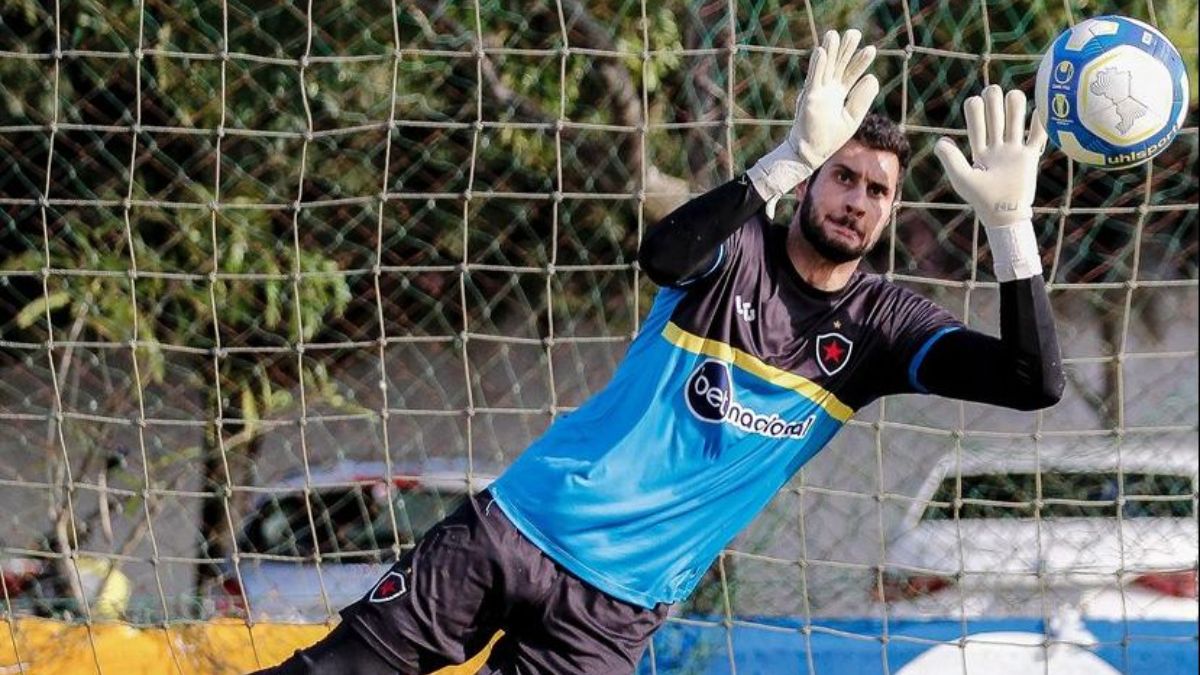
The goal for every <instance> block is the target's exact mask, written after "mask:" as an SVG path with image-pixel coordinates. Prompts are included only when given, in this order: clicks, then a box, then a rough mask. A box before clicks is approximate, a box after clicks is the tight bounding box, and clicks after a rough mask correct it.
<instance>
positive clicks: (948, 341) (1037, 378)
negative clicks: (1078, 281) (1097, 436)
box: [909, 275, 1064, 410]
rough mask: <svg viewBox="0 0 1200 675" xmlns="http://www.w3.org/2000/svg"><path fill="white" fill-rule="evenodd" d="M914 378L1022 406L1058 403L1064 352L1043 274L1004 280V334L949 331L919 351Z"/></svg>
mask: <svg viewBox="0 0 1200 675" xmlns="http://www.w3.org/2000/svg"><path fill="white" fill-rule="evenodd" d="M935 335H936V334H935ZM909 380H910V384H911V385H912V387H913V388H914V389H915V390H917V391H920V392H924V393H930V394H937V395H938V396H947V397H950V398H957V399H963V400H967V401H978V402H980V403H990V404H992V405H1000V406H1004V407H1006V408H1015V409H1017V410H1039V409H1041V408H1048V407H1050V406H1052V405H1054V404H1055V403H1058V401H1059V399H1061V398H1062V392H1063V384H1064V380H1063V370H1062V357H1061V356H1060V353H1059V347H1058V334H1057V332H1056V331H1055V329H1054V315H1053V313H1052V312H1051V310H1050V299H1049V298H1048V297H1047V296H1046V284H1045V282H1044V281H1043V280H1042V277H1041V275H1037V276H1034V277H1030V278H1027V279H1014V280H1012V281H1006V282H1003V283H1001V284H1000V337H999V338H996V337H993V336H991V335H987V334H984V333H980V332H978V331H973V330H969V329H965V328H962V329H951V330H946V332H945V333H944V334H942V335H938V336H937V337H936V338H935V339H934V340H933V341H932V342H931V343H929V348H928V349H927V350H926V352H925V353H923V354H918V357H917V359H915V362H914V363H913V364H912V366H911V368H910V372H909Z"/></svg>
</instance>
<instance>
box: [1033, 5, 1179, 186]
mask: <svg viewBox="0 0 1200 675" xmlns="http://www.w3.org/2000/svg"><path fill="white" fill-rule="evenodd" d="M1035 97H1036V100H1037V109H1038V115H1040V116H1041V118H1042V123H1043V124H1044V125H1045V126H1046V132H1047V133H1048V135H1049V136H1050V140H1051V142H1053V143H1054V144H1055V145H1057V146H1058V147H1060V148H1062V151H1063V152H1065V153H1066V154H1067V156H1068V157H1070V158H1071V159H1073V160H1075V161H1077V162H1082V163H1083V164H1091V165H1094V166H1099V167H1103V168H1106V169H1123V168H1127V167H1131V166H1136V165H1138V164H1141V163H1142V162H1145V161H1147V160H1149V159H1150V158H1151V157H1154V156H1155V155H1157V154H1158V153H1160V152H1162V151H1163V150H1165V149H1166V148H1167V146H1168V145H1170V144H1171V141H1172V140H1174V139H1175V135H1176V134H1178V133H1179V128H1180V126H1182V125H1183V119H1184V116H1185V115H1186V114H1187V103H1188V80H1187V70H1185V69H1184V67H1183V59H1181V58H1180V57H1179V52H1178V51H1177V50H1176V49H1175V47H1174V46H1173V45H1172V44H1171V43H1170V41H1168V40H1167V38H1166V37H1165V36H1163V34H1162V33H1160V32H1158V31H1157V30H1156V29H1155V28H1154V27H1153V26H1149V25H1147V24H1144V23H1142V22H1141V21H1137V20H1135V19H1130V18H1126V17H1123V16H1101V17H1096V18H1094V19H1088V20H1087V21H1083V22H1081V23H1078V24H1076V25H1075V26H1074V27H1073V28H1070V29H1068V30H1066V31H1064V32H1063V33H1062V34H1061V35H1059V36H1058V37H1057V38H1056V39H1055V40H1054V44H1053V45H1051V46H1050V49H1049V50H1047V51H1046V55H1045V56H1043V57H1042V63H1041V65H1040V66H1039V67H1038V73H1037V88H1036V90H1035Z"/></svg>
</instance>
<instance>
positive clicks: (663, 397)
mask: <svg viewBox="0 0 1200 675" xmlns="http://www.w3.org/2000/svg"><path fill="white" fill-rule="evenodd" d="M860 39H861V38H860V35H859V33H858V31H853V30H851V31H848V32H846V33H845V34H844V35H839V34H837V33H834V32H830V33H828V34H826V35H825V38H824V41H823V43H822V45H821V47H819V48H817V49H816V50H814V53H813V55H812V57H811V60H810V63H809V69H808V76H807V79H806V81H805V83H804V89H803V91H802V92H801V93H800V96H799V99H798V101H797V110H796V118H795V121H794V123H793V125H792V128H791V129H790V131H789V132H788V135H787V138H786V140H785V141H784V142H783V143H782V144H781V145H780V146H779V147H778V148H776V149H775V150H773V151H771V152H770V153H768V154H767V155H766V156H764V157H763V158H762V159H760V160H759V161H758V162H757V163H756V164H755V165H754V166H753V167H752V168H751V169H750V170H749V171H747V172H746V174H745V175H743V176H741V177H739V178H737V179H735V180H733V181H730V182H729V183H726V184H725V185H722V186H720V187H717V188H716V189H714V190H712V191H710V192H708V193H706V194H704V195H702V196H700V197H697V198H696V199H694V200H692V201H690V202H688V203H686V204H684V205H683V206H681V207H680V208H679V209H677V210H676V211H675V212H674V213H672V214H671V215H669V216H667V217H666V218H665V219H663V221H661V222H660V223H658V224H656V225H655V226H654V227H652V228H650V230H649V231H648V232H647V234H646V237H645V240H644V242H643V244H642V249H641V251H640V252H639V255H638V260H639V262H640V264H641V266H642V267H643V269H645V270H646V273H647V274H648V275H649V276H650V278H651V279H652V280H654V281H655V282H656V283H658V284H659V285H660V286H662V287H663V288H662V290H661V291H660V292H659V294H658V296H657V298H656V299H655V301H654V304H653V306H652V307H651V309H650V312H649V315H648V316H647V317H646V320H645V323H644V324H643V325H644V328H643V331H642V333H641V334H640V335H639V336H638V337H637V339H636V340H634V342H633V344H632V345H630V347H629V351H628V353H627V354H626V356H625V359H624V361H623V362H622V363H621V365H620V367H619V368H618V369H617V371H616V373H615V374H614V376H613V379H612V381H611V382H610V383H609V384H608V385H607V386H606V387H605V388H604V390H603V391H601V392H600V393H598V394H597V395H595V396H594V397H592V398H591V399H590V400H588V401H587V402H586V403H585V404H584V405H583V406H581V407H580V408H579V409H578V410H576V411H575V412H572V413H570V414H568V415H564V416H563V417H561V418H559V419H558V420H557V421H556V422H555V423H554V424H553V425H552V426H551V427H550V428H549V430H547V432H546V433H545V434H544V435H543V436H542V437H541V438H540V439H538V440H537V441H536V442H534V443H533V445H531V446H530V447H529V448H528V449H527V450H526V451H525V452H524V454H522V455H521V456H520V457H519V458H518V459H517V460H516V461H515V462H514V463H513V464H512V466H511V467H509V468H508V470H507V471H505V472H504V474H503V475H501V476H500V477H499V478H498V479H497V480H496V481H495V482H494V483H493V484H492V485H491V486H490V488H489V489H488V490H486V491H484V492H482V493H480V494H479V495H478V496H476V497H474V498H472V499H469V500H468V501H467V502H466V503H465V504H464V506H463V507H461V508H460V509H459V510H458V511H457V512H456V513H454V514H453V515H451V516H450V517H449V518H447V519H446V520H444V521H442V522H441V523H439V524H438V525H436V526H435V527H434V528H432V529H431V530H430V531H429V532H428V533H427V534H426V535H425V537H424V538H423V539H422V540H421V541H420V542H419V543H418V544H417V546H416V548H415V549H414V550H413V551H411V552H409V553H407V554H406V555H405V556H403V557H402V558H401V559H400V561H399V562H398V563H396V565H395V566H394V567H393V568H392V569H391V570H390V571H389V572H388V573H387V574H386V575H385V576H384V577H383V578H382V579H381V580H380V581H379V583H378V584H377V585H376V586H375V587H374V588H373V589H372V590H371V592H370V593H369V594H368V595H367V596H366V597H365V598H363V599H362V600H360V601H359V602H357V603H354V604H353V605H351V606H350V607H348V608H346V609H345V610H343V612H342V618H343V620H342V623H341V624H340V625H339V627H338V628H337V629H335V631H334V632H333V633H332V634H331V635H330V636H329V637H327V638H326V639H325V640H323V641H322V642H321V643H319V644H317V645H316V646H314V647H313V648H310V649H309V650H306V651H302V652H298V653H297V654H296V655H295V656H294V657H293V658H292V659H291V660H289V661H288V662H286V663H285V664H284V665H282V666H280V667H279V668H278V669H277V670H275V671H274V672H276V673H307V672H330V673H333V672H337V673H395V672H400V673H406V674H408V673H428V672H432V671H434V670H436V669H438V668H441V667H443V666H447V665H450V664H454V663H460V662H462V661H464V660H465V659H466V658H468V657H469V656H471V655H472V654H474V653H476V652H478V651H479V650H480V649H482V648H483V647H484V646H485V645H487V643H488V641H489V639H490V638H491V637H492V636H493V635H494V634H495V632H496V631H497V630H498V629H503V630H504V631H505V634H504V637H503V638H502V639H500V641H499V642H497V643H496V645H495V647H494V649H493V650H492V652H491V655H490V657H489V659H488V664H487V666H485V667H484V669H483V671H481V672H484V673H513V674H515V673H538V674H546V675H559V674H563V673H583V674H595V675H612V674H614V673H631V672H633V670H634V669H635V667H636V664H637V662H638V660H639V659H640V657H641V654H642V651H643V650H644V648H645V647H646V644H647V642H648V641H649V639H650V636H651V634H653V632H654V631H655V630H656V629H657V628H658V627H659V626H660V625H661V623H662V621H663V620H664V619H665V617H666V615H667V609H668V607H669V606H670V605H671V604H672V603H675V602H678V601H680V600H683V599H684V598H686V597H687V596H688V595H689V594H690V593H691V591H692V589H693V588H694V587H695V585H696V583H697V582H698V581H699V579H700V578H701V576H702V575H703V574H704V572H705V570H707V569H708V568H709V567H710V566H711V565H712V562H713V560H714V559H715V558H716V557H717V555H718V554H719V553H720V551H721V550H722V548H723V547H724V546H725V545H726V544H727V543H728V542H729V541H730V540H731V539H732V538H733V537H734V536H735V535H736V534H737V533H738V532H739V531H740V530H741V529H742V528H743V527H745V526H746V525H747V524H748V523H749V522H750V521H751V520H752V519H753V518H754V517H755V515H756V514H758V512H759V511H760V510H761V509H762V508H763V507H764V506H765V505H766V504H767V502H768V501H769V500H770V499H771V497H772V496H773V495H774V494H775V492H776V491H777V490H778V489H779V488H781V487H782V486H783V485H784V484H785V483H787V481H788V479H789V478H790V477H791V476H792V475H793V474H794V473H795V472H796V471H797V470H798V469H799V468H800V467H801V466H803V465H804V463H805V462H807V461H808V460H809V459H811V458H812V457H813V455H815V454H816V453H817V452H819V451H820V450H821V448H823V447H824V446H825V444H826V443H827V442H828V441H829V439H830V438H831V437H832V436H833V435H834V434H835V433H837V431H838V429H840V428H841V426H842V425H843V424H845V423H846V421H847V420H849V419H850V417H851V416H853V414H854V411H855V410H857V409H859V408H861V407H863V406H865V405H867V404H868V403H870V402H871V401H873V400H874V399H876V398H879V397H880V396H885V395H888V394H902V393H932V394H938V395H941V396H949V397H954V398H959V399H966V400H971V401H980V402H984V403H992V404H996V405H1001V406H1006V407H1010V408H1016V409H1020V410H1033V409H1037V408H1042V407H1046V406H1049V405H1052V404H1054V403H1055V402H1057V401H1058V399H1059V397H1060V395H1061V392H1062V387H1063V378H1062V369H1061V365H1060V356H1059V347H1058V340H1057V337H1056V335H1055V330H1054V322H1053V318H1052V315H1051V310H1050V305H1049V301H1048V298H1047V296H1046V289H1045V286H1044V283H1043V280H1042V276H1041V274H1042V267H1041V258H1040V255H1039V253H1038V249H1037V243H1036V240H1035V238H1034V231H1033V224H1032V218H1033V211H1032V205H1033V198H1034V187H1035V184H1036V180H1037V170H1038V158H1039V156H1040V155H1041V153H1042V150H1043V149H1044V147H1045V142H1046V134H1045V131H1044V130H1043V129H1042V127H1041V125H1040V123H1039V122H1037V121H1036V119H1037V116H1036V115H1034V116H1033V117H1034V120H1035V121H1033V122H1032V123H1031V127H1030V130H1029V133H1028V137H1027V138H1026V135H1025V133H1024V123H1025V116H1026V111H1025V107H1026V105H1025V97H1024V95H1023V94H1022V93H1021V92H1019V91H1011V92H1009V93H1008V94H1007V95H1003V94H1002V93H1001V91H1000V88H999V87H996V86H990V87H987V88H986V89H985V90H984V91H983V93H982V96H974V97H971V98H970V99H968V100H967V102H966V104H965V117H966V125H967V137H968V141H969V144H970V148H971V155H972V160H973V162H968V161H967V159H966V158H965V157H964V156H963V154H962V152H960V151H959V149H958V148H957V146H956V145H955V144H954V143H953V142H952V141H950V140H949V139H944V138H943V139H941V140H939V141H938V143H937V145H936V148H935V150H936V153H937V156H938V158H939V159H940V160H941V162H942V164H943V166H944V168H945V171H946V173H947V175H948V176H949V178H950V183H951V185H952V186H953V187H954V189H955V190H956V191H957V192H958V194H959V195H960V196H961V197H962V198H963V199H964V200H965V201H966V202H967V203H969V204H970V205H971V206H972V207H973V208H974V209H975V212H976V214H977V215H978V217H979V218H980V220H981V221H982V222H983V225H984V227H985V229H986V232H987V237H988V242H989V244H990V245H991V250H992V256H993V258H994V264H995V275H996V278H997V279H998V280H999V282H1000V298H1001V310H1000V314H1001V316H1000V337H999V338H995V337H992V336H989V335H985V334H983V333H978V332H975V331H973V330H970V329H967V328H965V327H964V326H963V324H962V323H961V322H960V321H958V320H957V319H956V318H955V317H954V316H953V315H951V314H950V313H949V312H948V311H946V310H945V309H942V308H941V307H939V306H937V305H936V304H934V303H933V302H931V301H929V300H927V299H925V298H923V297H921V296H920V295H917V294H915V293H913V292H910V291H908V290H905V289H902V288H899V287H897V286H895V285H893V284H891V283H889V282H888V281H886V280H884V279H883V278H881V277H879V276H875V275H871V274H866V273H864V272H862V271H860V270H859V269H858V267H859V263H860V262H861V260H862V257H863V256H864V255H865V254H866V253H867V252H868V251H869V250H870V249H871V247H872V246H874V245H875V243H876V242H877V241H878V240H879V238H880V236H881V234H882V233H883V231H884V229H885V227H886V225H887V222H888V220H889V217H890V215H891V213H892V207H893V205H894V203H895V200H896V199H897V198H898V193H899V191H900V186H901V184H902V179H903V175H904V172H905V169H906V166H907V163H908V160H909V146H908V143H907V141H906V140H905V138H904V136H903V134H902V133H901V132H900V131H899V129H898V128H897V127H896V126H895V125H894V124H892V123H891V122H890V121H888V120H886V119H884V118H882V117H879V116H875V115H867V110H868V108H869V107H870V106H871V104H872V102H873V101H874V99H875V97H876V95H877V94H878V91H879V84H878V82H877V81H876V79H875V77H874V76H873V75H867V74H865V73H866V71H867V68H868V67H869V65H870V64H871V62H872V60H873V59H874V56H875V50H874V48H872V47H866V48H863V49H860V48H859V41H860ZM789 193H793V194H795V195H796V197H797V198H798V199H799V208H798V209H797V211H796V213H795V215H794V216H793V217H792V219H791V223H790V225H789V226H788V227H786V228H784V227H775V226H772V225H771V218H772V217H773V215H774V211H775V206H776V203H777V202H778V200H779V199H780V198H781V197H783V196H784V195H787V194H789Z"/></svg>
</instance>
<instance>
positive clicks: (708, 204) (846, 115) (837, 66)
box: [638, 30, 879, 286]
mask: <svg viewBox="0 0 1200 675" xmlns="http://www.w3.org/2000/svg"><path fill="white" fill-rule="evenodd" d="M861 39H862V33H860V32H859V31H857V30H848V31H846V33H845V35H840V34H838V33H837V32H835V31H828V32H827V33H826V34H825V38H824V41H823V42H822V43H821V46H819V47H816V48H815V49H813V53H812V56H811V57H810V58H809V63H808V76H807V77H806V78H805V81H804V87H802V88H801V90H800V94H799V96H797V98H796V116H795V118H794V119H793V120H792V126H791V128H790V129H789V130H788V135H787V137H786V138H785V139H784V141H783V142H782V143H780V144H779V146H778V147H776V148H775V149H774V150H772V151H770V152H768V153H767V154H766V155H764V156H763V157H762V158H760V159H759V160H758V161H757V162H755V164H754V166H752V167H750V170H749V171H747V172H746V174H745V175H744V176H741V177H739V178H738V179H736V180H733V181H730V182H728V183H726V184H724V185H722V186H720V187H718V188H716V189H715V190H711V191H709V192H707V193H705V194H703V195H701V196H700V197H697V198H696V199H693V200H691V201H689V202H688V203H686V204H684V205H683V206H681V207H679V208H678V209H676V210H675V211H674V212H673V213H671V214H670V215H668V216H667V217H666V218H663V219H662V220H661V221H660V222H659V223H657V224H656V225H654V226H653V227H651V228H650V230H649V231H648V232H647V233H646V236H645V238H644V240H643V242H642V247H641V249H640V250H639V251H638V264H639V265H640V266H641V268H642V269H644V270H645V271H646V274H647V275H648V276H649V277H650V279H651V280H653V281H654V282H655V283H657V284H659V285H660V286H678V285H683V284H686V283H688V282H690V281H694V280H696V279H699V278H700V277H703V276H704V275H706V274H708V273H709V272H710V271H712V270H714V269H716V268H717V267H719V266H720V264H721V254H722V248H721V244H722V243H723V242H724V241H725V240H726V239H728V238H729V236H730V235H731V234H733V233H734V232H736V231H737V229H738V228H740V227H741V226H742V225H743V224H744V223H745V222H746V221H747V220H749V218H750V216H752V215H754V213H755V212H757V211H758V210H759V209H761V208H764V207H765V208H766V215H767V218H768V219H770V218H773V217H774V216H775V205H776V203H777V202H778V201H779V200H780V199H781V198H782V197H783V196H784V195H787V194H789V193H791V192H792V190H794V189H795V188H796V186H797V185H799V184H800V183H802V182H804V181H805V180H807V179H808V177H809V176H811V175H812V174H813V172H814V171H816V169H817V167H819V166H820V165H821V164H822V163H823V162H824V161H825V160H826V159H828V158H829V156H830V155H832V154H833V153H834V152H836V151H837V149H838V148H840V147H842V145H843V144H844V143H845V142H846V141H848V140H850V138H851V137H852V136H853V135H854V132H855V131H856V130H857V129H858V127H859V125H860V124H862V121H863V117H865V116H866V114H867V109H868V108H869V107H870V106H871V102H872V101H874V100H875V96H876V95H877V94H878V93H879V81H878V80H876V79H875V76H874V75H865V74H864V73H866V71H867V68H868V67H869V66H870V65H871V62H872V61H873V60H874V59H875V48H874V47H870V46H868V47H865V48H863V49H859V48H858V45H859V41H860V40H861Z"/></svg>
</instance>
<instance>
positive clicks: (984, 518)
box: [882, 436, 1200, 621]
mask: <svg viewBox="0 0 1200 675" xmlns="http://www.w3.org/2000/svg"><path fill="white" fill-rule="evenodd" d="M1085 442H1086V441H1085V440H1082V439H1069V441H1068V440H1067V439H1062V440H1057V439H1056V440H1054V441H1043V442H1042V443H1041V444H1039V445H1038V447H1037V448H1036V449H1035V448H1034V447H1033V443H1026V444H1025V445H1023V446H1020V447H1017V448H1016V449H1014V447H1013V446H1006V447H999V446H997V447H988V448H976V449H971V450H964V451H963V452H962V453H961V454H960V455H958V456H951V457H947V458H945V459H944V460H943V461H941V462H940V463H939V464H938V465H937V466H936V468H935V469H934V471H933V472H932V473H931V475H930V476H929V478H928V479H927V480H926V481H925V483H924V485H923V486H922V487H921V489H920V491H919V492H918V493H917V495H916V499H915V500H914V501H913V502H912V505H911V507H910V508H909V509H908V511H907V513H906V515H905V517H904V519H903V523H902V526H901V528H900V534H899V536H897V537H895V538H894V539H893V541H892V542H891V543H890V544H889V545H888V547H887V554H886V560H887V565H886V568H885V573H884V577H883V589H882V590H883V593H882V595H883V597H884V599H885V600H886V601H887V602H888V608H887V609H888V614H889V615H890V616H895V617H902V618H915V617H921V618H928V617H947V616H952V617H960V616H961V617H967V618H970V617H984V618H998V617H1016V616H1025V617H1050V616H1054V615H1055V614H1057V613H1060V612H1062V611H1063V610H1064V609H1067V610H1069V611H1073V612H1077V613H1078V615H1079V616H1081V617H1083V618H1085V619H1117V620H1123V619H1170V620H1191V621H1195V620H1197V615H1198V611H1197V602H1196V566H1197V557H1198V548H1200V547H1198V542H1197V530H1196V501H1195V494H1196V485H1197V459H1198V452H1197V442H1196V437H1194V436H1189V437H1187V439H1186V441H1185V442H1183V443H1175V444H1169V443H1166V442H1163V441H1154V442H1150V441H1141V440H1130V439H1126V440H1125V441H1124V442H1123V443H1121V444H1120V445H1117V444H1115V443H1114V442H1111V441H1108V440H1101V441H1099V442H1090V443H1087V445H1086V449H1082V450H1081V449H1079V448H1080V447H1081V446H1084V443H1085ZM1039 496H1040V501H1039Z"/></svg>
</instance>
